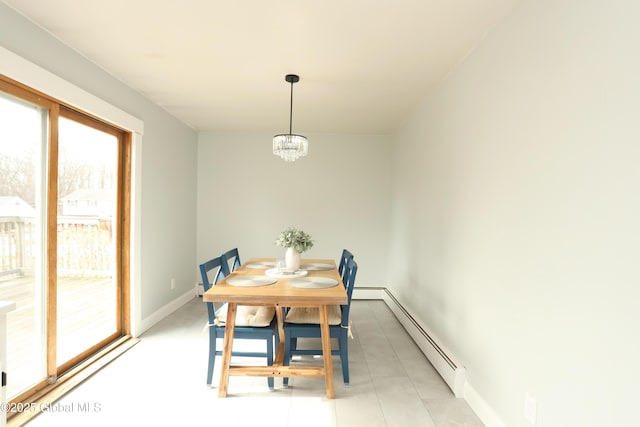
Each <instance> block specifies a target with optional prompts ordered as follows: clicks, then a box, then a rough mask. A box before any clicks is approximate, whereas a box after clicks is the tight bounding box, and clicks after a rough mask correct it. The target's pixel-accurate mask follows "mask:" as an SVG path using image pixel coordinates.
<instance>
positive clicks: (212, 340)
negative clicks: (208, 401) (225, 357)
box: [207, 326, 216, 387]
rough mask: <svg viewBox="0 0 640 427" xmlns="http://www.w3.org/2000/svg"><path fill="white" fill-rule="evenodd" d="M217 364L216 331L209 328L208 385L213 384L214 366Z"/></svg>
mask: <svg viewBox="0 0 640 427" xmlns="http://www.w3.org/2000/svg"><path fill="white" fill-rule="evenodd" d="M215 363H216V331H215V330H214V329H213V327H211V326H209V367H208V369H207V385H208V386H209V387H211V383H212V382H213V366H214V365H215Z"/></svg>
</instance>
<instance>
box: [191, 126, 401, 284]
mask: <svg viewBox="0 0 640 427" xmlns="http://www.w3.org/2000/svg"><path fill="white" fill-rule="evenodd" d="M306 136H307V137H308V138H309V155H308V156H307V157H304V158H301V159H298V160H297V161H295V162H293V163H287V162H284V161H283V160H282V159H280V158H279V157H276V156H274V155H273V154H272V152H271V140H272V138H273V135H272V134H266V133H213V132H211V133H201V134H200V136H199V142H198V251H197V252H198V261H199V262H204V261H206V260H207V259H210V258H212V257H214V256H218V255H219V254H220V253H221V252H223V251H225V250H227V249H230V248H232V247H236V246H237V247H238V248H239V250H240V256H241V258H242V260H243V261H244V260H246V259H248V258H250V257H276V256H281V255H283V254H284V249H283V248H280V247H278V246H275V245H274V241H275V239H276V238H277V236H278V234H279V233H280V231H282V230H284V229H285V228H286V227H288V226H290V225H291V226H296V227H299V228H302V229H304V230H305V231H306V232H308V233H309V234H311V236H312V238H313V239H314V240H315V245H314V247H313V248H312V249H311V250H310V251H308V252H305V253H304V254H303V258H304V257H308V258H332V259H334V260H336V261H337V260H338V258H339V256H340V253H341V252H342V249H344V248H348V249H350V250H351V251H352V252H353V253H354V254H355V257H356V260H357V262H358V267H359V270H358V277H357V280H356V286H358V285H359V286H384V285H386V277H387V265H386V262H385V260H386V259H387V255H388V242H389V239H388V231H389V229H388V223H389V213H390V208H389V200H390V199H389V197H390V165H389V157H390V144H389V138H388V137H386V136H370V135H313V134H312V135H306Z"/></svg>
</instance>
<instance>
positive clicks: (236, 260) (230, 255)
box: [224, 248, 242, 271]
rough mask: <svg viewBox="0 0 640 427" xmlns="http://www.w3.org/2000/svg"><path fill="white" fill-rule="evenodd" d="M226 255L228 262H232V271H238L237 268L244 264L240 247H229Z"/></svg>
mask: <svg viewBox="0 0 640 427" xmlns="http://www.w3.org/2000/svg"><path fill="white" fill-rule="evenodd" d="M224 256H225V257H227V262H230V263H231V271H236V268H238V267H240V266H241V265H242V262H241V261H240V253H239V252H238V248H233V249H229V250H228V251H227V252H225V253H224ZM231 261H233V262H231Z"/></svg>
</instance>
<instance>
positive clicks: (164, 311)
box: [136, 289, 195, 336]
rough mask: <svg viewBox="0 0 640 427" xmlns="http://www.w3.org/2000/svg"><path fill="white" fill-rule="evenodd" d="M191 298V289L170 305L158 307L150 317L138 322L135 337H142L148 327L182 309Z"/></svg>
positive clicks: (192, 294)
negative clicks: (138, 327) (138, 328)
mask: <svg viewBox="0 0 640 427" xmlns="http://www.w3.org/2000/svg"><path fill="white" fill-rule="evenodd" d="M193 298H195V295H194V291H193V289H190V290H189V291H188V292H185V293H184V294H182V295H180V296H179V297H177V298H176V299H174V300H173V301H171V302H170V303H168V304H165V305H164V306H162V307H160V308H159V309H158V310H156V311H155V312H153V313H152V314H151V315H150V316H147V317H145V318H144V319H142V321H141V322H140V330H139V331H136V332H137V336H140V335H142V333H143V332H144V331H146V330H147V329H149V328H150V327H152V326H153V325H155V324H156V323H158V322H159V321H161V320H162V319H164V318H165V317H167V316H168V315H170V314H171V313H173V312H174V311H176V310H177V309H179V308H180V307H182V306H183V305H185V304H186V303H188V302H189V301H191V300H192V299H193Z"/></svg>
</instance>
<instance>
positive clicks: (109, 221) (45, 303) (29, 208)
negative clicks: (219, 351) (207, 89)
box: [0, 79, 130, 401]
mask: <svg viewBox="0 0 640 427" xmlns="http://www.w3.org/2000/svg"><path fill="white" fill-rule="evenodd" d="M129 153H130V138H129V136H128V135H127V133H126V132H124V131H122V130H120V129H117V128H115V127H113V126H111V125H109V124H107V123H103V122H100V121H98V120H96V119H94V118H92V117H90V116H88V115H85V114H82V113H80V112H77V111H74V110H73V109H70V108H69V107H67V106H65V105H62V104H59V103H57V102H56V101H55V100H50V99H47V98H46V97H43V96H42V95H41V94H37V93H33V92H31V91H30V90H28V89H27V88H23V87H20V86H19V85H14V84H11V82H7V81H4V80H2V79H0V176H1V177H2V178H1V180H0V300H10V301H15V302H16V304H17V310H16V311H14V312H12V313H9V316H8V319H7V320H8V327H7V334H8V343H7V372H8V382H7V397H8V398H9V399H11V400H15V401H18V400H23V398H24V397H26V396H29V395H30V394H33V393H34V392H35V391H37V390H40V389H42V388H45V387H47V385H49V384H53V383H55V382H56V381H57V379H58V377H59V376H61V375H63V374H64V373H65V372H67V371H68V370H69V369H71V368H72V367H74V366H77V365H78V364H80V363H81V362H82V361H83V360H85V359H87V358H88V357H90V356H91V355H93V354H95V353H96V352H98V351H99V350H101V349H102V348H104V347H105V346H106V345H108V344H109V343H111V342H114V341H115V340H117V339H118V338H119V337H121V336H124V335H126V333H127V328H128V325H127V324H126V321H125V319H126V316H125V313H126V309H127V295H128V294H127V292H126V289H127V285H128V280H127V272H128V262H127V254H128V253H129V251H128V249H127V248H128V244H129V237H128V236H129V230H128V224H129V221H128V206H129V203H128V197H129V171H130V160H129V159H130V154H129Z"/></svg>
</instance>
